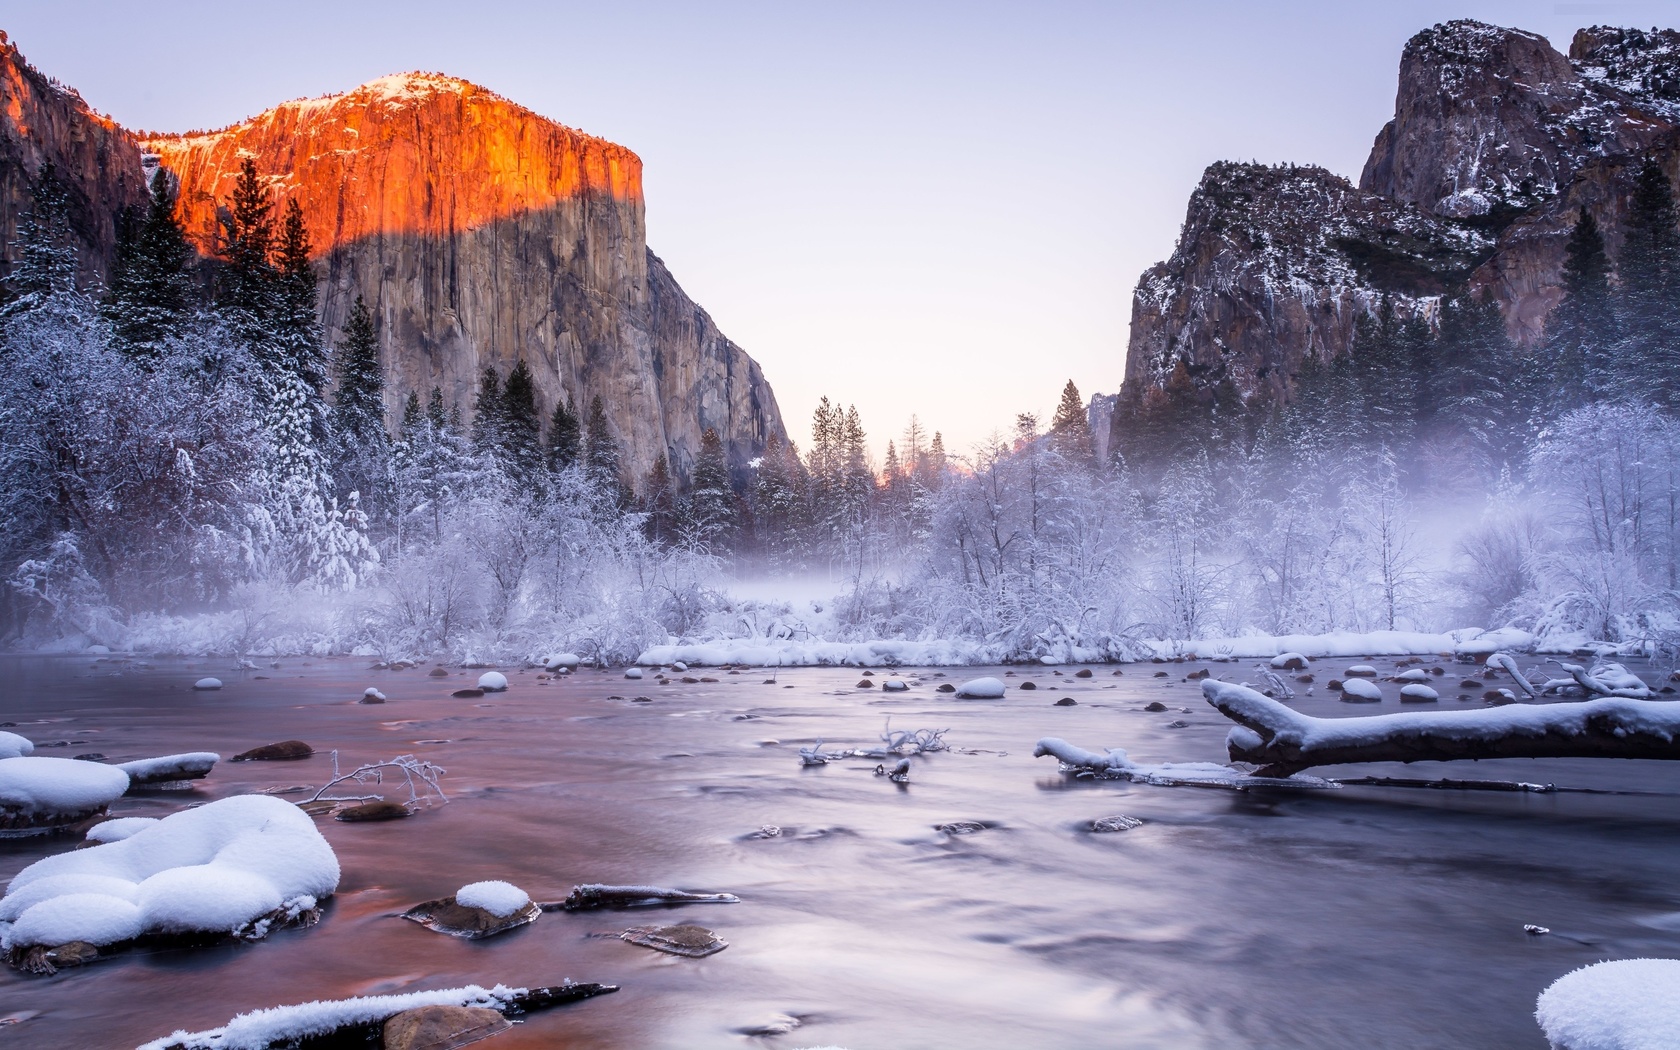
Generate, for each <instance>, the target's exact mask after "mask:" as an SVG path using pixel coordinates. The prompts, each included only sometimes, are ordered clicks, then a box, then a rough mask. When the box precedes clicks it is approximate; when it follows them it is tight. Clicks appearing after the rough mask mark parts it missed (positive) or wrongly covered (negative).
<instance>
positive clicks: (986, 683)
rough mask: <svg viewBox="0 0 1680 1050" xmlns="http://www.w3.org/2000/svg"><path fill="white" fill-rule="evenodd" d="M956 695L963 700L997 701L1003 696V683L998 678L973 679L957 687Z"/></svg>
mask: <svg viewBox="0 0 1680 1050" xmlns="http://www.w3.org/2000/svg"><path fill="white" fill-rule="evenodd" d="M957 695H958V696H959V697H961V698H963V699H965V700H997V699H1000V698H1001V697H1002V696H1003V681H1002V680H1001V679H998V678H990V677H987V678H975V679H972V680H970V681H967V682H964V683H963V684H962V685H959V686H957Z"/></svg>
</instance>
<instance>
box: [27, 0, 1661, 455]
mask: <svg viewBox="0 0 1680 1050" xmlns="http://www.w3.org/2000/svg"><path fill="white" fill-rule="evenodd" d="M1459 17H1473V18H1479V19H1482V20H1484V21H1488V22H1494V23H1497V24H1501V25H1510V26H1518V27H1521V28H1524V29H1529V30H1532V31H1534V32H1538V33H1542V34H1544V35H1545V36H1547V37H1548V38H1550V39H1551V41H1552V43H1553V45H1554V46H1556V47H1558V48H1559V49H1560V50H1564V49H1567V47H1568V43H1569V38H1570V36H1571V35H1572V34H1573V31H1574V30H1575V29H1576V28H1578V27H1580V26H1583V25H1590V24H1594V23H1611V24H1617V25H1635V26H1642V27H1649V26H1652V25H1659V24H1660V25H1664V26H1669V25H1675V24H1676V23H1680V2H1677V0H1664V2H1649V0H1629V2H1624V3H1546V2H1527V3H1523V2H1499V0H1457V2H1435V0H1417V2H1409V0H1386V2H1375V0H1339V2H1306V0H1301V2H1274V0H1265V2H1255V0H1232V2H1217V3H1216V2H1203V3H1198V2H1194V0H1176V2H1156V3H1078V2H1063V3H1059V2H1053V0H1038V2H1032V3H1015V4H996V3H986V2H962V3H916V2H912V0H898V2H888V3H879V4H875V3H844V4H840V3H824V4H817V3H804V2H796V0H785V2H776V3H768V2H767V3H729V2H714V3H696V2H681V3H646V2H634V0H617V2H613V3H601V2H599V0H591V2H589V3H574V2H570V0H528V2H507V3H495V2H489V0H481V2H478V3H466V2H461V0H450V2H443V3H436V2H431V0H407V2H404V3H400V4H397V3H391V4H385V3H363V2H356V0H352V2H345V0H336V2H330V3H328V2H320V0H287V2H286V3H284V4H237V5H235V4H226V3H203V2H187V0H170V2H167V3H135V2H133V0H126V2H123V3H76V2H73V0H51V2H47V0H35V2H29V0H5V2H4V3H3V4H0V28H3V29H5V30H7V31H8V32H10V33H11V35H12V38H13V40H14V41H15V42H16V43H17V44H18V45H19V47H20V48H21V50H22V51H23V53H24V54H25V55H26V56H27V57H28V58H29V59H30V61H31V62H32V63H33V64H34V65H35V66H36V67H37V68H39V69H41V70H42V71H43V72H45V73H47V74H49V75H52V76H56V77H58V78H59V79H60V80H62V81H64V82H66V83H68V84H71V85H73V86H75V87H76V88H78V89H79V90H80V91H81V92H82V95H83V97H85V98H86V99H87V100H88V102H89V103H90V104H92V105H93V106H95V107H97V108H98V109H100V110H103V111H104V112H107V113H109V114H111V115H112V116H113V117H115V118H116V119H117V120H118V121H119V122H121V123H122V124H124V125H126V126H128V127H130V128H136V129H140V128H146V129H155V130H160V131H179V130H186V129H189V128H195V127H220V126H222V125H225V124H229V123H233V122H235V121H237V120H240V119H242V118H244V117H247V116H250V115H252V114H254V113H257V112H260V111H261V110H263V109H266V108H268V107H269V106H271V105H274V104H275V103H278V102H281V101H284V100H286V99H290V98H296V97H299V96H312V95H320V94H325V93H328V92H333V91H340V90H345V89H348V88H350V87H353V86H355V85H356V84H358V83H361V82H362V81H365V80H368V79H371V78H373V77H376V76H380V75H382V74H386V73H394V72H402V71H406V70H412V69H424V70H435V71H438V72H442V73H448V74H451V75H453V76H459V77H464V78H466V79H468V80H472V81H474V82H477V83H479V84H483V85H484V86H486V87H489V88H491V89H493V90H495V91H498V92H500V93H501V94H503V95H506V96H507V97H509V98H511V99H513V100H514V101H516V102H519V103H522V104H524V105H526V106H528V107H530V108H532V109H534V110H536V111H537V112H539V113H542V114H544V115H546V116H549V117H552V118H554V119H555V120H558V121H560V122H562V123H565V124H569V125H571V126H572V127H576V128H580V129H582V130H584V131H587V132H589V133H591V134H595V135H600V136H603V137H605V138H608V139H611V140H613V141H615V142H619V143H622V144H623V145H626V146H628V147H630V148H631V149H634V150H635V151H636V152H637V153H639V154H640V155H641V157H642V160H643V162H644V165H645V187H646V192H647V210H648V240H649V244H650V246H651V247H652V248H653V250H654V252H656V253H657V254H659V255H660V256H661V257H663V258H664V259H665V261H666V262H667V263H668V264H669V265H670V267H671V270H672V272H673V273H675V274H676V276H677V279H678V280H679V281H680V282H681V283H682V284H683V287H684V288H685V289H687V291H688V292H689V294H690V295H691V296H693V298H694V299H695V301H697V302H699V303H700V304H701V305H703V306H704V307H706V308H707V309H708V310H709V311H710V312H711V314H712V316H713V317H714V318H715V319H716V321H717V322H718V325H719V327H721V328H722V329H723V331H724V332H725V333H727V334H728V335H729V336H730V337H731V338H733V339H734V340H736V341H737V342H738V343H740V344H741V345H742V346H743V347H745V348H746V349H747V351H748V352H749V353H751V354H752V355H753V356H754V357H756V358H757V359H758V360H759V361H760V362H761V363H762V364H763V366H764V370H765V374H766V375H767V376H768V377H769V380H770V382H771V384H772V386H774V388H775V390H776V395H777V397H778V399H779V401H780V403H781V407H782V412H783V414H784V416H785V417H786V419H787V421H788V429H789V431H790V432H791V433H793V435H794V436H795V438H796V439H800V440H801V441H802V443H803V439H804V438H805V437H806V436H807V435H808V432H809V421H810V415H811V410H812V408H813V407H814V405H815V402H816V399H817V397H818V396H819V395H822V394H827V395H828V396H829V397H830V398H832V399H834V400H837V401H840V402H842V403H855V404H856V405H857V407H858V410H859V411H860V412H861V413H862V416H863V421H864V425H865V427H866V428H867V429H868V431H869V433H870V437H871V443H872V444H873V445H874V446H875V448H876V450H877V453H879V451H880V450H881V449H882V448H884V447H885V443H886V440H887V438H888V437H891V436H893V435H896V434H897V433H898V432H899V431H900V430H902V428H903V426H904V424H905V422H906V421H907V419H908V418H909V416H910V414H911V413H916V414H918V415H919V416H920V417H921V419H922V422H923V423H924V424H925V425H926V426H927V427H928V428H929V429H937V430H940V431H943V432H944V434H945V437H946V441H947V446H948V447H950V448H951V449H952V450H953V451H958V450H962V449H965V448H967V447H968V446H969V445H970V444H971V443H973V442H975V441H978V440H980V439H981V438H983V437H984V436H985V435H986V434H987V433H989V432H990V431H992V430H993V429H995V428H1003V427H1005V426H1006V425H1007V424H1008V423H1009V421H1010V420H1012V419H1013V417H1014V415H1015V413H1017V412H1020V411H1036V412H1039V413H1041V414H1044V415H1048V413H1049V412H1050V411H1051V409H1052V408H1053V407H1054V405H1055V403H1056V399H1057V397H1058V396H1059V394H1060V392H1061V387H1062V384H1063V383H1064V382H1066V381H1067V380H1068V379H1070V378H1071V379H1073V380H1074V381H1075V382H1076V383H1077V384H1078V385H1079V388H1080V390H1081V391H1082V392H1084V393H1085V394H1086V395H1089V394H1091V393H1092V392H1095V391H1104V392H1112V391H1114V390H1115V389H1116V388H1117V387H1118V386H1119V383H1120V378H1121V375H1122V370H1123V368H1124V360H1125V349H1126V331H1127V322H1128V319H1129V317H1130V312H1131V290H1132V287H1133V285H1134V284H1135V283H1136V281H1137V278H1138V275H1139V274H1140V273H1142V271H1143V270H1144V269H1145V268H1147V267H1148V266H1149V265H1151V264H1152V263H1154V262H1156V261H1158V260H1160V259H1163V258H1165V257H1166V256H1167V255H1168V254H1170V253H1171V251H1172V247H1173V241H1174V239H1175V238H1176V236H1177V232H1178V226H1179V223H1180V222H1181V221H1182V219H1183V216H1184V206H1185V202H1186V199H1187V198H1188V196H1189V193H1190V191H1191V189H1192V188H1193V187H1194V186H1195V184H1196V181H1197V179H1198V177H1199V176H1200V174H1201V171H1202V169H1203V168H1204V167H1205V166H1206V165H1207V164H1209V163H1211V162H1212V161H1215V160H1220V159H1234V160H1260V161H1266V162H1277V161H1295V162H1300V163H1317V164H1322V165H1324V166H1325V167H1327V168H1329V169H1331V170H1332V171H1335V172H1339V173H1341V174H1344V175H1347V176H1348V177H1349V178H1352V179H1357V178H1358V175H1359V170H1360V167H1361V166H1362V165H1363V163H1364V160H1365V156H1366V154H1367V152H1368V151H1369V150H1370V146H1371V140H1372V138H1373V137H1374V136H1375V135H1376V133H1377V131H1378V129H1379V128H1381V127H1382V125H1383V123H1384V122H1385V121H1386V120H1387V119H1388V118H1389V116H1391V115H1392V112H1393V105H1394V91H1395V81H1396V71H1397V69H1398V64H1399V57H1400V49H1401V46H1402V45H1403V44H1404V43H1405V41H1406V39H1407V38H1408V37H1409V36H1411V34H1413V33H1414V32H1416V31H1417V30H1419V29H1422V28H1424V27H1426V26H1428V25H1431V24H1433V23H1435V22H1438V21H1444V20H1446V19H1450V18H1459Z"/></svg>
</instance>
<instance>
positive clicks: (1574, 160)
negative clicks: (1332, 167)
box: [1126, 21, 1680, 403]
mask: <svg viewBox="0 0 1680 1050" xmlns="http://www.w3.org/2000/svg"><path fill="white" fill-rule="evenodd" d="M1646 156H1654V157H1656V158H1657V160H1658V161H1659V163H1661V164H1663V166H1664V167H1665V169H1666V170H1667V171H1668V173H1669V176H1670V178H1671V179H1677V180H1680V33H1675V32H1673V31H1663V32H1659V33H1645V32H1640V31H1635V30H1620V29H1608V28H1604V27H1594V28H1592V29H1585V30H1582V31H1581V32H1580V33H1578V34H1576V37H1575V40H1574V42H1573V45H1572V46H1571V48H1570V52H1569V54H1568V56H1565V55H1563V54H1560V53H1559V52H1558V51H1557V50H1555V49H1554V48H1553V47H1552V46H1551V45H1550V44H1549V43H1548V42H1547V41H1546V40H1545V39H1544V38H1543V37H1539V36H1536V35H1535V34H1532V33H1526V32H1523V31H1521V30H1515V29H1502V28H1498V27H1495V26H1488V25H1484V24H1482V23H1479V22H1471V21H1457V22H1448V23H1444V24H1442V25H1437V26H1435V27H1433V28H1431V29H1428V30H1425V31H1424V32H1422V33H1419V34H1417V35H1416V36H1415V37H1413V38H1412V40H1411V41H1410V42H1409V43H1408V44H1407V45H1406V48H1405V51H1404V53H1403V54H1402V56H1401V62H1400V78H1399V92H1398V95H1397V98H1396V103H1395V116H1394V119H1393V120H1392V121H1390V122H1389V123H1388V125H1387V126H1386V127H1384V128H1383V129H1382V131H1381V133H1380V134H1379V135H1378V136H1377V139H1376V142H1375V144H1374V146H1373V147H1372V150H1371V156H1370V159H1369V160H1368V161H1367V162H1366V164H1365V169H1364V172H1363V174H1362V175H1361V177H1360V180H1359V184H1358V186H1354V185H1351V184H1349V183H1348V182H1347V181H1346V180H1345V179H1342V178H1341V177H1340V176H1337V175H1334V174H1331V173H1329V172H1326V171H1324V170H1323V169H1319V168H1313V167H1296V166H1292V165H1286V166H1282V167H1276V168H1268V167H1264V166H1260V165H1252V164H1229V163H1220V164H1215V165H1213V166H1212V167H1210V168H1209V169H1208V170H1207V172H1206V173H1205V174H1204V176H1203V179H1202V183H1201V185H1199V186H1198V187H1197V188H1196V191H1195V193H1194V194H1192V196H1191V200H1190V206H1189V209H1188V211H1187V214H1186V217H1185V222H1184V226H1183V230H1182V233H1181V235H1180V239H1179V243H1178V245H1177V248H1176V250H1175V251H1174V253H1173V255H1172V257H1171V258H1170V259H1168V260H1167V261H1166V262H1164V263H1160V264H1157V265H1156V266H1155V267H1153V268H1151V269H1150V270H1148V271H1147V272H1145V273H1144V275H1143V276H1142V277H1141V278H1140V279H1139V281H1138V285H1137V289H1136V291H1135V293H1134V295H1133V306H1132V328H1131V340H1130V343H1129V346H1128V355H1127V362H1126V384H1127V386H1128V387H1129V388H1131V389H1132V390H1133V391H1134V392H1136V391H1148V390H1150V389H1159V388H1161V387H1163V386H1164V385H1165V383H1166V382H1167V380H1168V378H1169V377H1170V376H1172V375H1174V374H1175V372H1176V373H1177V374H1180V375H1184V374H1188V375H1189V376H1190V377H1191V379H1192V380H1193V381H1194V382H1196V383H1197V384H1198V386H1199V387H1201V388H1202V389H1203V391H1204V394H1205V392H1206V391H1207V390H1208V389H1209V388H1210V387H1211V386H1212V385H1213V384H1215V383H1219V382H1224V381H1226V380H1227V379H1228V380H1230V381H1231V382H1233V383H1234V384H1235V386H1236V389H1237V390H1238V391H1239V392H1240V393H1241V394H1242V395H1243V396H1244V397H1245V398H1253V397H1256V396H1257V397H1258V400H1259V403H1266V402H1269V401H1272V400H1274V399H1277V398H1285V399H1286V398H1287V397H1288V396H1289V392H1290V390H1291V388H1292V385H1293V375H1294V373H1295V372H1296V371H1297V370H1298V369H1299V367H1300V362H1301V361H1302V359H1303V358H1304V357H1305V356H1307V355H1308V354H1315V355H1323V356H1326V357H1335V356H1337V355H1340V354H1343V353H1346V352H1347V350H1348V346H1349V343H1350V341H1351V339H1352V335H1353V327H1354V321H1355V319H1356V318H1357V317H1358V316H1359V315H1361V314H1363V313H1366V312H1370V311H1374V310H1375V309H1377V307H1378V304H1380V303H1381V302H1382V301H1383V300H1384V299H1385V298H1386V299H1387V300H1388V301H1389V302H1390V303H1391V304H1392V305H1393V307H1394V308H1395V310H1396V311H1397V312H1398V313H1400V314H1401V315H1403V316H1404V315H1412V316H1423V317H1430V316H1433V314H1434V311H1435V308H1436V306H1437V304H1438V302H1439V297H1440V295H1441V294H1442V292H1443V291H1445V290H1447V289H1448V288H1450V287H1452V286H1453V285H1455V284H1467V285H1468V286H1469V287H1470V288H1471V289H1472V291H1473V292H1475V293H1476V294H1478V295H1490V296H1492V298H1493V299H1494V301H1495V302H1496V303H1497V304H1498V305H1499V307H1500V310H1501V311H1502V313H1503V314H1504V316H1505V319H1506V322H1507V325H1508V328H1509V331H1510V334H1511V335H1512V337H1513V338H1515V339H1517V340H1518V341H1519V342H1521V343H1523V344H1525V345H1534V344H1535V343H1536V342H1537V341H1538V340H1539V339H1540V338H1541V337H1542V336H1543V334H1544V330H1545V320H1546V316H1547V314H1548V313H1549V312H1550V310H1551V308H1552V307H1553V306H1555V305H1556V303H1557V300H1558V299H1559V298H1560V296H1561V289H1560V284H1561V277H1562V270H1563V258H1564V246H1565V243H1566V242H1567V241H1568V238H1569V232H1570V230H1571V229H1572V228H1573V226H1574V223H1575V221H1576V218H1577V216H1578V214H1579V211H1580V209H1581V208H1582V207H1585V208H1587V209H1588V210H1589V211H1591V212H1592V214H1593V216H1594V217H1595V218H1596V219H1597V220H1598V222H1599V225H1600V228H1601V229H1602V230H1603V231H1604V235H1605V240H1606V243H1607V246H1608V248H1609V251H1610V254H1611V256H1612V258H1614V257H1615V255H1616V253H1617V252H1618V251H1619V250H1620V247H1621V241H1622V237H1623V227H1624V224H1625V217H1626V214H1627V208H1628V200H1629V197H1630V195H1631V192H1632V189H1633V184H1634V178H1635V176H1636V174H1637V172H1638V169H1639V165H1640V163H1641V162H1642V160H1643V158H1644V157H1646ZM1180 366H1183V367H1182V369H1181V368H1180Z"/></svg>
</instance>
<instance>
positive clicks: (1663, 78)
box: [1569, 26, 1680, 119]
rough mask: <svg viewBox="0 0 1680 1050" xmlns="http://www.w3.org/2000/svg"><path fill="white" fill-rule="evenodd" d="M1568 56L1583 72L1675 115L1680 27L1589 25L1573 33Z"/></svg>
mask: <svg viewBox="0 0 1680 1050" xmlns="http://www.w3.org/2000/svg"><path fill="white" fill-rule="evenodd" d="M1569 58H1570V61H1571V62H1572V63H1573V64H1574V66H1575V68H1576V69H1577V70H1578V71H1579V72H1580V74H1581V76H1582V77H1583V78H1586V79H1587V80H1589V81H1594V82H1597V83H1600V84H1603V85H1605V86H1607V87H1611V88H1614V89H1616V90H1618V91H1622V92H1625V93H1626V94H1628V95H1631V96H1634V97H1637V98H1640V99H1641V100H1642V101H1644V102H1645V103H1646V104H1647V105H1650V106H1651V107H1652V108H1655V109H1657V110H1659V111H1661V112H1662V113H1663V115H1664V116H1667V117H1668V118H1670V119H1680V31H1676V30H1673V29H1653V30H1651V31H1650V32H1646V31H1644V30H1642V29H1616V28H1614V27H1611V26H1590V27H1588V28H1586V29H1582V30H1580V31H1578V32H1577V33H1576V34H1575V39H1574V40H1573V41H1571V42H1570V44H1569Z"/></svg>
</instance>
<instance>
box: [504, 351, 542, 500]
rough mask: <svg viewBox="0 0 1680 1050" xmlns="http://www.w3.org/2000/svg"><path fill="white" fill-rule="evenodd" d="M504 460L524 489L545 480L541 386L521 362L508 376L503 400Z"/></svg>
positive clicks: (523, 362)
mask: <svg viewBox="0 0 1680 1050" xmlns="http://www.w3.org/2000/svg"><path fill="white" fill-rule="evenodd" d="M501 414H502V419H501V441H502V447H501V452H502V459H503V460H504V461H505V462H506V463H507V469H508V472H509V473H510V474H511V475H512V476H513V478H514V479H516V480H517V481H518V482H519V483H520V484H521V485H525V486H531V485H535V484H537V483H538V482H539V481H540V480H541V477H540V476H541V473H542V468H543V445H542V417H541V416H540V415H539V414H538V412H537V383H536V379H535V377H534V376H532V375H531V369H530V367H529V366H528V365H526V364H525V359H524V358H520V359H519V360H518V361H517V362H516V363H515V364H514V366H513V370H512V371H511V372H509V373H508V377H507V385H506V386H504V387H503V388H502V398H501Z"/></svg>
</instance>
